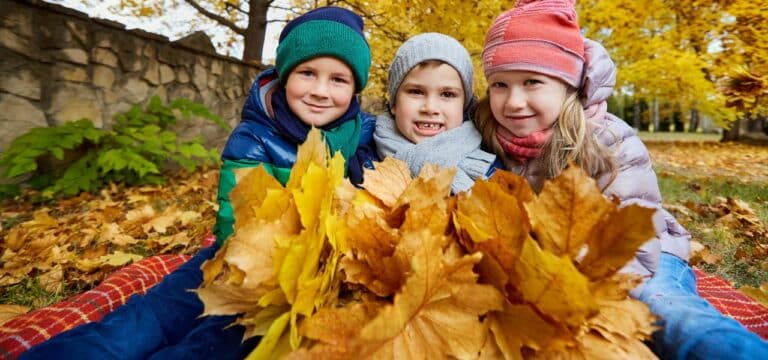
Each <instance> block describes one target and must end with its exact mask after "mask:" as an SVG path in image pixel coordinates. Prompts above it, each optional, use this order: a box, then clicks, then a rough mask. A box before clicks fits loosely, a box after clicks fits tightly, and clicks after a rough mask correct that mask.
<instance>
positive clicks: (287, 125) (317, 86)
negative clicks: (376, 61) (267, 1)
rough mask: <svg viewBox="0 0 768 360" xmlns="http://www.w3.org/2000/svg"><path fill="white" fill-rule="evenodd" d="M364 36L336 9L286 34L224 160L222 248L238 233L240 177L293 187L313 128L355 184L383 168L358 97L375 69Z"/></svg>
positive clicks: (351, 17)
mask: <svg viewBox="0 0 768 360" xmlns="http://www.w3.org/2000/svg"><path fill="white" fill-rule="evenodd" d="M362 29H363V23H362V19H361V18H360V17H359V16H357V15H355V14H354V13H352V12H351V11H348V10H344V9H341V8H335V7H325V8H319V9H316V10H313V11H310V12H308V13H306V14H304V15H302V16H300V17H298V18H296V19H294V20H293V21H291V22H290V23H288V24H287V25H286V27H285V28H284V29H283V31H282V33H281V34H280V38H279V45H278V47H277V58H276V59H275V68H274V69H270V70H267V71H265V72H263V73H262V74H260V75H259V76H258V77H257V78H256V81H255V82H254V84H253V87H252V88H251V94H250V96H249V97H248V100H246V103H245V106H244V108H243V121H242V122H241V123H240V124H239V125H238V126H237V128H235V130H234V131H233V132H232V134H231V135H230V137H229V140H228V141H227V145H226V147H225V148H224V152H223V153H222V156H221V157H222V160H223V161H224V163H223V165H222V167H221V175H220V177H219V195H218V201H219V205H220V208H219V213H218V215H217V219H216V226H215V227H214V234H215V235H216V242H217V243H218V244H219V245H221V244H222V243H223V241H224V240H225V239H226V238H227V237H229V235H231V234H232V231H233V223H234V216H233V214H232V205H231V204H230V202H229V193H230V191H231V190H232V189H233V188H234V187H235V175H234V172H233V170H234V169H239V168H243V167H254V166H264V168H265V169H266V170H267V172H269V173H270V174H272V175H273V176H275V178H277V180H278V181H280V183H282V184H285V183H286V182H287V181H288V176H289V174H290V170H291V167H292V166H293V163H294V162H295V161H296V149H297V146H298V145H299V144H301V143H303V142H304V140H305V139H306V137H307V133H308V132H309V129H310V126H315V127H318V128H320V129H321V130H322V132H323V136H324V138H325V141H326V142H327V143H328V146H329V147H330V148H331V151H332V152H336V151H341V153H342V155H344V158H345V159H346V160H347V174H348V176H349V178H350V180H351V181H352V182H353V183H355V184H359V183H361V182H362V166H363V165H366V166H368V167H370V166H371V165H370V164H371V163H372V161H373V160H376V158H375V154H374V153H373V150H372V149H371V144H370V143H371V137H372V134H373V130H374V126H375V125H374V121H375V120H374V118H373V117H371V116H369V115H368V114H364V113H362V112H361V111H360V104H359V103H358V101H357V96H356V94H357V93H359V92H360V91H362V90H363V88H365V85H366V83H367V81H368V68H369V67H370V64H371V53H370V49H369V48H368V44H367V43H366V41H365V38H364V36H363V32H362Z"/></svg>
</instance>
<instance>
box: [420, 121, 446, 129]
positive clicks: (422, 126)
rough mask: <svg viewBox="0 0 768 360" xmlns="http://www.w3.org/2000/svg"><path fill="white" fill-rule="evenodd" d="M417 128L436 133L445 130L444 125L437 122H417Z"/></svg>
mask: <svg viewBox="0 0 768 360" xmlns="http://www.w3.org/2000/svg"><path fill="white" fill-rule="evenodd" d="M414 124H415V125H416V128H418V129H420V130H427V131H435V130H440V129H442V128H443V124H441V123H435V122H425V121H416V122H414Z"/></svg>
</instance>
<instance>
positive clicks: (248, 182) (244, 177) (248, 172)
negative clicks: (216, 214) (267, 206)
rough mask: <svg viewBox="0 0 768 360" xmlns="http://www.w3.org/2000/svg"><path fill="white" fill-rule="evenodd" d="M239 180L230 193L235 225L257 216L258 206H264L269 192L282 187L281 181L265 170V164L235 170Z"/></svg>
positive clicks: (237, 225)
mask: <svg viewBox="0 0 768 360" xmlns="http://www.w3.org/2000/svg"><path fill="white" fill-rule="evenodd" d="M235 177H236V178H237V182H236V185H235V187H234V188H232V191H231V192H230V194H229V198H230V202H231V204H232V209H233V211H234V215H235V227H236V228H237V227H239V226H240V224H245V223H247V222H248V221H249V220H250V219H254V218H256V217H257V215H256V210H255V209H257V208H260V207H262V204H263V202H264V199H265V198H266V197H267V193H268V192H269V191H270V190H273V189H280V188H282V186H281V185H280V183H279V182H277V180H276V179H275V178H274V177H273V176H272V175H269V173H267V171H266V170H264V167H263V166H257V167H255V168H244V169H238V170H237V171H235Z"/></svg>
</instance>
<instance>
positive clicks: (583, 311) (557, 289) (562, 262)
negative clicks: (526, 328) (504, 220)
mask: <svg viewBox="0 0 768 360" xmlns="http://www.w3.org/2000/svg"><path fill="white" fill-rule="evenodd" d="M515 273H516V274H517V278H518V279H521V280H520V282H519V283H518V284H516V285H517V287H518V289H519V290H520V293H521V295H522V297H523V300H524V301H526V302H528V303H530V304H532V305H533V306H534V307H536V309H538V310H539V311H540V312H541V313H542V314H545V316H548V317H551V318H553V319H555V320H556V321H558V322H562V323H565V324H568V325H570V326H578V325H580V324H581V323H582V322H584V320H585V319H586V318H588V317H590V316H592V315H593V314H595V313H596V312H597V303H596V302H595V299H594V298H593V297H592V296H591V294H590V288H589V280H588V279H587V277H586V276H584V275H583V274H582V273H581V272H579V270H577V269H576V267H575V266H574V265H573V262H572V260H571V259H569V258H567V257H558V256H556V255H554V254H553V253H551V252H549V251H543V250H542V249H541V248H539V246H538V244H536V242H535V241H533V240H530V239H529V240H526V241H525V242H524V243H523V250H522V252H521V254H520V259H519V260H518V261H517V262H516V263H515Z"/></svg>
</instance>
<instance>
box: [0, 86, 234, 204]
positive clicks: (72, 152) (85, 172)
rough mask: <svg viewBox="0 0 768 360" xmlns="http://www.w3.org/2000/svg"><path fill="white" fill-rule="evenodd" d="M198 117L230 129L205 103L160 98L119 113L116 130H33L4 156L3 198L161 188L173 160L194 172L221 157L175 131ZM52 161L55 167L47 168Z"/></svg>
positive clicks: (74, 126)
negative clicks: (27, 190) (23, 190)
mask: <svg viewBox="0 0 768 360" xmlns="http://www.w3.org/2000/svg"><path fill="white" fill-rule="evenodd" d="M177 114H178V115H177ZM193 115H194V116H198V117H201V118H204V119H207V120H210V121H212V122H214V123H216V124H218V125H219V126H220V127H221V128H223V129H228V128H229V127H228V126H227V124H226V123H224V122H223V121H222V120H221V118H219V117H218V116H216V115H214V114H212V113H211V112H210V111H209V110H208V109H207V108H206V107H205V106H204V105H202V104H199V103H195V102H192V101H190V100H186V99H178V100H175V101H173V102H172V103H171V104H169V105H167V106H166V105H163V103H162V101H161V100H160V98H158V97H157V96H154V97H152V98H151V99H150V100H149V102H148V103H147V104H146V106H145V107H144V108H143V109H142V108H141V107H140V106H139V105H134V106H133V107H132V108H131V109H130V110H128V111H126V112H124V113H120V114H117V115H116V116H115V119H114V120H115V122H114V125H113V127H112V130H103V129H99V128H96V127H95V126H94V125H93V122H91V120H88V119H80V120H77V121H72V122H68V123H65V124H63V125H61V126H57V127H42V128H33V129H31V130H29V131H28V132H27V133H25V134H24V135H21V136H19V137H18V138H16V139H14V140H13V142H12V143H11V146H10V147H9V148H8V149H7V150H6V151H5V152H4V153H3V154H0V169H3V170H4V172H3V173H2V177H3V178H4V179H5V180H4V181H3V182H4V183H6V185H0V197H7V196H10V195H15V194H18V192H19V190H20V187H21V186H24V185H26V186H31V187H33V188H35V189H39V190H42V194H43V196H44V197H46V198H51V197H54V196H56V195H64V196H72V195H77V194H79V193H80V192H81V191H87V192H93V191H96V190H98V189H101V188H102V187H104V186H105V185H107V184H109V183H110V182H123V183H126V184H128V185H140V184H148V183H153V184H157V183H162V182H163V181H164V178H163V176H162V174H161V170H162V169H163V167H164V166H165V165H166V164H167V163H168V162H169V161H170V162H171V163H176V164H179V165H181V166H182V167H184V168H185V169H187V170H190V171H192V170H194V169H195V168H196V167H197V166H198V165H199V164H209V163H215V162H216V161H217V159H218V153H217V152H216V150H215V149H206V148H205V147H204V146H203V139H202V137H200V136H198V137H197V138H195V139H192V140H190V141H179V140H178V139H177V137H176V134H175V133H174V132H173V131H171V130H169V128H170V127H171V126H172V125H174V124H176V123H177V122H178V121H179V120H180V119H181V120H189V118H190V117H191V116H193ZM53 159H55V160H53ZM51 160H53V162H54V163H55V165H52V166H45V164H47V163H49V162H51ZM8 183H10V185H8Z"/></svg>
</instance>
